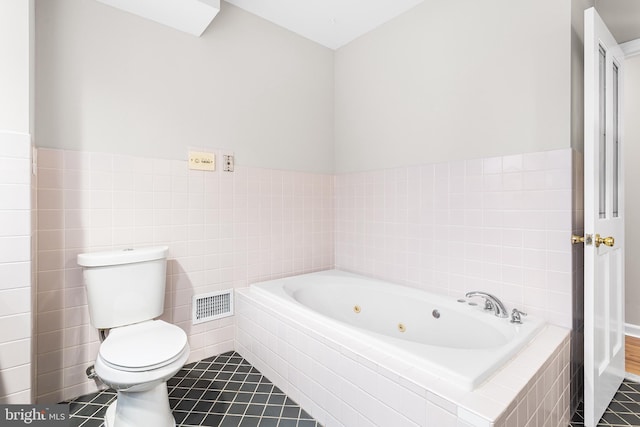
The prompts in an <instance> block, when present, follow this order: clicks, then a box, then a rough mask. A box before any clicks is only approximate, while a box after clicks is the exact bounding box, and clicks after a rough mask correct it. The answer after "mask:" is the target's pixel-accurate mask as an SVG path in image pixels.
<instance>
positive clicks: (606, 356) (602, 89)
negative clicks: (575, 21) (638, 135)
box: [584, 8, 624, 427]
mask: <svg viewBox="0 0 640 427" xmlns="http://www.w3.org/2000/svg"><path fill="white" fill-rule="evenodd" d="M584 49H585V50H584V112H585V116H584V125H585V128H584V131H585V132H584V221H585V223H584V230H585V246H584V310H585V313H584V317H585V318H584V347H585V348H584V371H585V373H584V379H585V384H584V415H585V422H584V423H585V426H586V427H595V426H596V425H597V424H598V421H599V420H600V418H601V417H602V414H603V413H604V411H605V410H606V408H607V406H608V405H609V403H610V401H611V398H612V397H613V395H614V394H615V392H616V390H617V389H618V387H619V386H620V383H621V382H622V379H623V378H624V198H623V195H624V191H623V190H624V189H623V179H622V177H623V176H624V175H623V168H622V160H623V158H624V157H623V155H622V139H621V132H620V129H621V128H622V126H621V120H620V105H621V102H620V87H621V85H622V76H623V72H622V71H623V65H624V55H623V53H622V51H621V50H620V48H619V47H618V45H617V43H616V41H615V39H614V38H613V36H612V35H611V33H610V32H609V30H608V29H607V27H606V26H605V24H604V22H603V21H602V19H601V18H600V16H598V14H597V13H596V11H595V10H594V8H590V9H588V10H586V11H585V41H584ZM608 237H612V238H613V239H606V238H608Z"/></svg>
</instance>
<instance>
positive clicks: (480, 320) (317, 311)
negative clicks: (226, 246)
mask: <svg viewBox="0 0 640 427" xmlns="http://www.w3.org/2000/svg"><path fill="white" fill-rule="evenodd" d="M473 290H480V291H481V290H482V289H469V291H473ZM238 297H239V298H237V300H236V309H237V316H238V321H237V323H238V333H237V337H236V340H237V343H238V347H237V348H238V349H239V351H241V354H243V356H245V357H247V358H248V359H249V360H250V361H251V362H252V363H254V364H255V365H256V366H257V367H258V369H261V370H265V369H267V370H270V369H272V368H273V370H274V372H273V374H274V375H277V376H279V377H282V381H278V380H274V382H276V384H277V385H279V386H280V387H281V388H285V391H286V392H288V393H292V394H293V395H294V396H297V398H298V399H299V400H303V401H304V400H305V399H307V398H309V399H311V402H309V404H310V405H312V406H313V405H315V406H319V407H324V406H330V405H329V404H327V403H326V402H325V404H324V405H323V403H322V402H321V401H322V400H331V399H332V396H340V395H341V394H344V396H342V397H340V398H339V400H342V402H341V403H340V404H337V403H336V405H337V406H339V407H340V408H341V409H335V410H333V411H327V412H326V414H325V415H326V417H327V419H324V420H322V421H321V422H323V423H326V424H328V425H332V424H334V423H332V422H331V420H335V425H344V426H348V425H350V422H343V421H338V420H339V419H340V417H339V416H337V415H336V414H335V413H334V412H335V411H339V412H344V411H349V410H350V409H351V407H352V406H357V405H358V404H359V403H358V401H355V400H354V401H353V402H352V403H351V404H349V403H348V402H349V400H350V396H351V395H352V394H353V393H354V392H355V391H356V390H357V391H363V390H366V388H367V382H369V383H371V384H369V386H370V387H373V388H372V389H371V390H370V391H368V392H366V393H365V395H366V394H367V393H368V394H370V395H373V397H376V394H379V395H380V396H379V397H378V399H379V400H380V401H385V400H386V398H384V397H383V396H384V394H385V393H386V392H385V391H382V390H381V387H382V386H381V385H380V383H385V384H387V387H388V380H389V379H391V380H394V381H395V383H396V384H400V385H401V386H402V388H401V389H400V390H399V391H397V392H399V393H400V394H402V393H403V392H404V391H406V390H409V391H412V392H413V393H411V394H408V395H406V396H405V397H403V398H398V399H400V401H402V400H405V401H406V400H411V399H413V398H414V397H415V394H416V392H417V395H418V396H419V397H420V396H421V395H422V396H423V401H424V402H425V403H424V405H425V409H426V406H428V404H427V403H426V402H427V401H428V397H429V396H430V395H437V396H439V397H438V398H440V399H442V397H444V399H443V400H444V401H447V400H452V401H456V400H459V399H462V400H464V399H468V398H469V396H472V397H473V396H475V394H474V392H473V390H474V389H478V388H479V389H480V390H479V391H478V393H476V394H477V395H482V394H483V393H485V394H487V393H486V392H487V389H490V388H492V387H495V384H490V383H491V381H488V379H489V378H490V377H491V376H492V375H494V374H495V373H496V372H498V371H499V370H500V369H501V368H503V367H504V366H505V364H506V363H507V362H508V361H510V360H511V359H514V357H515V356H516V355H517V353H518V352H519V351H520V350H522V349H523V348H524V347H526V346H528V345H529V344H530V342H531V341H532V340H534V338H535V337H536V336H537V335H541V334H542V333H541V331H546V332H547V333H548V331H547V329H548V328H547V327H545V323H544V322H543V321H541V320H540V319H536V318H535V317H534V316H527V317H523V318H522V319H523V320H522V324H514V323H511V322H510V319H509V318H499V317H496V316H495V315H494V314H493V312H489V311H485V310H483V306H484V304H483V300H482V299H481V298H473V299H466V298H464V297H463V296H462V298H460V299H459V300H457V299H456V298H451V297H446V296H439V295H435V294H431V293H427V292H423V291H420V290H417V289H413V288H409V287H405V286H399V285H394V284H391V283H387V282H383V281H379V280H374V279H369V278H365V277H362V276H358V275H355V274H350V273H345V272H341V271H337V270H329V271H322V272H317V273H311V274H305V275H301V276H294V277H288V278H283V279H278V280H272V281H268V282H262V283H257V284H254V285H251V287H250V288H248V289H243V290H240V291H239V292H238ZM470 303H471V304H470ZM511 308H513V307H510V309H511ZM256 309H258V311H256ZM553 328H555V327H553ZM556 329H560V328H556ZM556 335H557V337H560V336H562V339H561V340H560V342H564V341H566V338H567V337H566V331H564V333H560V334H556ZM538 341H539V340H538ZM556 341H557V340H556ZM538 344H539V345H540V343H538ZM558 344H559V342H555V346H552V347H553V349H552V350H553V351H555V350H557V348H556V347H558ZM561 347H562V346H561ZM243 350H246V351H245V352H244V353H247V354H246V355H245V354H244V353H243V352H242V351H243ZM565 350H566V351H567V354H568V345H567V346H566V349H565ZM553 351H551V352H550V353H549V354H546V355H544V358H540V357H539V359H540V363H539V365H540V366H529V367H528V368H527V369H528V371H529V374H526V373H524V372H523V373H522V375H523V376H527V375H529V376H533V377H534V378H535V374H536V373H538V370H543V369H544V366H543V365H544V363H545V362H546V363H548V362H547V361H546V358H547V357H549V356H550V355H552V354H553ZM345 356H346V357H345ZM354 360H355V361H356V362H358V365H359V366H357V365H354V364H353V363H352V362H353V361H354ZM564 362H565V361H562V364H563V363H564ZM523 363H527V362H523ZM531 363H532V362H531V361H529V362H528V364H531ZM559 363H560V362H559ZM533 364H536V363H533ZM566 365H568V360H567V361H566ZM345 366H348V367H345ZM516 366H517V365H516ZM567 369H568V367H567ZM352 371H358V372H360V373H358V374H356V373H354V372H352ZM516 371H517V369H516ZM556 371H557V372H556V374H560V373H561V371H562V369H560V368H559V367H557V368H556ZM567 372H568V371H567ZM374 374H376V375H381V376H382V378H385V377H386V380H385V381H382V380H381V379H380V378H378V379H371V378H367V377H369V376H373V375H374ZM507 376H508V375H507ZM556 376H557V375H556ZM341 379H342V380H343V381H341ZM554 379H555V378H554ZM530 380H531V378H524V377H523V378H520V379H519V380H515V382H514V383H510V382H509V381H510V380H509V379H508V378H504V382H505V383H506V384H509V385H513V388H517V389H518V390H517V391H516V393H515V394H514V396H511V397H512V398H515V397H516V395H517V394H520V395H522V396H526V393H522V391H523V388H524V387H525V386H526V385H527V384H528V383H529V382H530ZM279 382H280V384H278V383H279ZM305 382H308V384H305ZM359 382H362V385H360V384H359ZM314 383H317V384H316V385H314ZM347 383H348V385H347ZM514 384H515V385H514ZM518 384H519V385H518ZM353 385H355V386H356V390H354V389H353V388H352V386H353ZM531 385H533V387H534V390H535V384H531ZM548 385H549V386H552V383H551V382H550V383H549V384H548ZM314 387H316V388H315V389H314ZM501 387H507V386H501ZM332 388H335V390H334V391H332V390H331V389H332ZM557 388H558V390H560V391H558V395H559V396H558V398H560V395H561V394H562V392H564V391H565V390H564V388H565V387H564V386H562V385H558V387H557ZM287 389H288V390H287ZM322 389H326V390H325V391H326V392H327V393H326V395H325V394H323V393H322V392H321V391H322ZM412 389H413V390H412ZM349 390H350V391H349ZM376 390H377V391H376ZM514 391H515V390H514ZM396 394H397V393H396ZM489 394H490V393H489ZM504 394H505V396H500V397H496V400H502V401H504V402H503V403H504V406H505V407H504V408H502V409H501V410H498V409H496V408H491V410H492V411H493V412H494V415H491V414H487V413H481V412H482V410H478V411H474V409H473V408H474V404H473V403H472V404H471V405H466V406H465V405H464V404H463V403H460V402H457V401H456V402H450V403H451V405H452V406H447V405H446V404H445V405H444V409H445V412H446V410H449V411H450V412H454V414H455V416H456V417H457V418H456V419H455V420H456V421H457V420H458V418H460V420H461V421H460V422H461V424H459V425H465V424H464V423H463V421H464V422H467V424H466V425H474V426H475V425H479V426H480V425H487V426H493V425H497V424H495V422H496V420H497V418H499V416H500V415H502V416H503V417H504V418H505V422H506V416H507V415H506V414H503V413H502V412H504V411H506V410H507V409H509V406H511V407H512V408H511V409H512V410H513V409H514V408H515V406H513V403H512V401H511V400H508V399H507V396H506V394H510V393H504ZM327 396H329V397H327ZM424 397H427V399H424ZM390 398H391V399H392V397H390ZM489 398H490V397H489ZM471 400H472V401H473V400H474V399H473V398H472V399H471ZM438 402H439V403H442V400H441V401H438ZM300 403H301V404H303V407H304V402H300ZM360 403H361V402H360ZM494 403H495V402H494ZM554 403H557V401H556V402H554ZM385 404H386V403H385ZM475 404H477V405H478V406H479V407H482V406H483V405H482V404H481V403H478V399H475ZM398 405H400V406H401V403H400V402H398ZM485 405H486V402H485ZM374 406H375V405H374ZM391 406H393V405H391ZM440 406H442V405H440ZM496 406H497V405H496ZM560 406H561V405H559V408H558V411H559V412H562V410H563V408H561V407H560ZM418 407H420V405H418ZM454 408H455V409H454ZM460 408H462V412H464V411H466V413H464V414H463V416H462V417H461V416H460ZM543 409H545V410H547V411H548V412H547V414H549V413H551V412H553V411H552V410H549V408H543ZM325 410H326V409H325ZM370 410H373V411H374V412H376V411H379V410H380V409H375V410H374V409H371V408H370ZM363 411H364V412H365V415H364V417H366V418H367V419H369V420H370V421H373V422H374V424H373V425H381V426H382V425H392V424H385V423H383V422H380V423H379V424H378V421H377V420H376V419H377V418H380V417H382V418H383V419H385V418H386V421H385V422H393V423H398V422H402V423H404V421H398V420H397V419H394V418H388V417H389V416H391V415H390V414H386V415H384V414H378V415H375V416H373V415H366V412H367V410H366V408H363ZM396 411H397V413H398V414H399V416H400V417H403V416H405V415H404V414H403V411H398V410H397V409H396ZM532 411H533V412H535V408H533V409H532ZM355 412H356V413H358V412H359V411H357V410H356V411H355ZM427 412H428V411H426V410H425V411H424V414H427ZM432 412H433V411H432ZM533 412H532V414H533ZM342 416H343V417H345V415H344V414H342ZM521 416H522V415H521ZM531 416H535V415H531ZM474 417H479V418H477V419H476V418H474ZM427 418H428V415H425V418H424V422H423V418H422V415H418V414H417V415H416V417H414V418H412V417H408V418H407V420H406V423H407V424H406V425H414V424H415V425H437V424H436V423H435V422H432V423H428V422H427ZM560 418H561V416H560V415H558V416H557V419H558V420H560ZM474 420H475V421H477V422H472V421H474ZM478 420H480V421H478ZM484 421H487V423H486V424H483V422H484ZM351 422H354V424H353V425H359V424H355V421H351ZM410 422H413V423H414V424H410ZM439 422H441V421H439ZM536 422H537V421H536ZM394 425H395V424H394ZM398 425H399V424H398ZM454 425H455V424H454ZM550 425H555V424H554V423H550ZM523 426H524V424H523Z"/></svg>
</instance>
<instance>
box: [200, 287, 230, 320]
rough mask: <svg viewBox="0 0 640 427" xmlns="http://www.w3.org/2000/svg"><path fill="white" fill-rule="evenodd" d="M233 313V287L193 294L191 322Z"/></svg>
mask: <svg viewBox="0 0 640 427" xmlns="http://www.w3.org/2000/svg"><path fill="white" fill-rule="evenodd" d="M231 315H233V289H227V290H225V291H218V292H210V293H208V294H200V295H194V296H193V315H192V319H193V324H194V325H196V324H198V323H202V322H208V321H210V320H216V319H221V318H223V317H227V316H231Z"/></svg>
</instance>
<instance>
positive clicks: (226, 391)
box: [69, 352, 321, 427]
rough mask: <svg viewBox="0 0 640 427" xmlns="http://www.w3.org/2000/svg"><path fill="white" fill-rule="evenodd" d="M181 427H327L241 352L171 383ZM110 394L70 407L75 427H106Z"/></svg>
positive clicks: (196, 366)
mask: <svg viewBox="0 0 640 427" xmlns="http://www.w3.org/2000/svg"><path fill="white" fill-rule="evenodd" d="M167 384H168V388H169V403H170V405H171V408H172V409H173V416H174V417H175V419H176V424H177V426H178V427H186V426H210V427H214V426H219V427H321V426H320V424H318V423H317V422H316V421H315V420H314V419H313V418H312V417H311V416H310V415H309V414H307V413H306V412H305V411H304V410H303V409H301V408H300V407H299V406H298V405H297V404H296V403H295V402H294V401H292V400H291V399H289V398H288V397H287V396H286V395H285V394H284V393H283V392H282V391H281V390H280V389H279V388H278V387H276V386H274V385H273V384H272V383H271V381H269V380H268V379H267V378H265V377H264V376H262V374H260V372H259V371H258V370H256V369H255V368H254V367H253V366H251V365H250V364H249V362H247V361H246V360H244V359H243V358H242V356H240V355H239V354H238V353H235V352H229V353H224V354H221V355H218V356H214V357H210V358H207V359H204V360H202V361H200V362H194V363H190V364H188V365H185V367H184V368H183V369H181V370H180V371H179V372H178V373H177V374H176V375H175V376H174V377H173V378H171V379H170V380H169V381H168V382H167ZM115 397H116V393H115V392H114V391H113V390H105V391H101V392H98V393H92V394H88V395H86V396H81V397H79V398H77V399H73V400H71V401H70V402H69V412H70V415H71V422H70V426H72V427H78V426H82V427H100V426H102V425H104V421H103V417H104V413H105V412H106V410H107V406H108V405H109V404H110V403H111V402H112V401H113V399H115Z"/></svg>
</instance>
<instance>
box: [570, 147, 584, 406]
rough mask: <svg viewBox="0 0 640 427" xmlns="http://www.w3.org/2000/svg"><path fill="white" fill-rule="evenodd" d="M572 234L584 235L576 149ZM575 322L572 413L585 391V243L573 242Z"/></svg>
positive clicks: (581, 168)
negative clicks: (574, 243) (576, 243)
mask: <svg viewBox="0 0 640 427" xmlns="http://www.w3.org/2000/svg"><path fill="white" fill-rule="evenodd" d="M572 169H573V185H572V188H573V199H572V206H573V223H572V231H573V234H576V235H578V236H583V235H584V155H583V153H581V152H578V151H575V150H574V151H573V164H572ZM571 256H572V264H573V289H572V294H573V301H572V310H571V312H572V313H573V322H572V330H571V376H570V380H571V402H570V403H571V405H570V411H571V415H573V413H574V412H575V411H576V409H577V408H578V404H579V403H580V401H581V400H582V395H583V391H584V246H583V245H573V248H572V253H571Z"/></svg>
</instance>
